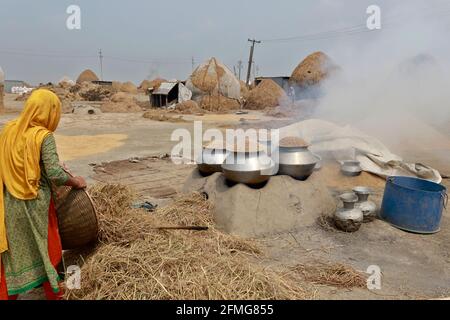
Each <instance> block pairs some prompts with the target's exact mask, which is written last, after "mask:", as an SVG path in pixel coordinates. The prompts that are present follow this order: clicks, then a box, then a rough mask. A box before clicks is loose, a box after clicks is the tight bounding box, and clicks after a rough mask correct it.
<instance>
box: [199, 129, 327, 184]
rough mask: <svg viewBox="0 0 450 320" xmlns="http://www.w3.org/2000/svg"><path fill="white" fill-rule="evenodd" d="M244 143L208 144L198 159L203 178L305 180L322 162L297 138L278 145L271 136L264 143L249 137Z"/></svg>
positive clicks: (248, 182)
mask: <svg viewBox="0 0 450 320" xmlns="http://www.w3.org/2000/svg"><path fill="white" fill-rule="evenodd" d="M241 142H243V143H238V142H237V141H234V144H232V145H225V144H224V143H223V142H222V141H217V142H213V143H212V144H208V145H206V146H205V147H204V148H203V151H202V155H201V159H198V160H197V163H198V169H199V171H200V172H201V173H202V174H203V175H209V174H213V173H215V172H223V174H224V176H225V177H226V178H227V180H229V181H232V182H236V183H244V184H248V185H257V184H261V183H264V182H267V181H268V180H269V179H270V177H271V176H273V175H276V174H279V175H288V176H291V177H292V178H295V179H298V180H306V179H307V178H308V177H309V176H310V175H311V174H312V173H313V171H314V169H315V167H316V165H317V164H318V163H319V161H320V160H321V159H320V157H319V156H317V155H315V154H313V153H312V152H311V151H310V150H309V145H308V144H307V143H306V142H305V141H304V140H302V139H300V138H297V137H286V138H284V139H282V140H281V141H280V142H279V144H277V145H274V142H273V141H271V139H270V137H269V138H266V139H264V141H262V140H260V142H261V143H259V142H255V141H251V140H249V139H248V138H246V139H244V140H243V141H241ZM273 149H274V150H275V151H274V152H273V154H271V150H273Z"/></svg>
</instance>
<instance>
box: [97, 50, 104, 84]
mask: <svg viewBox="0 0 450 320" xmlns="http://www.w3.org/2000/svg"><path fill="white" fill-rule="evenodd" d="M98 57H99V59H100V79H101V80H102V81H103V53H102V49H100V51H99V52H98Z"/></svg>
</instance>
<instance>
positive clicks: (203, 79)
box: [186, 58, 241, 100]
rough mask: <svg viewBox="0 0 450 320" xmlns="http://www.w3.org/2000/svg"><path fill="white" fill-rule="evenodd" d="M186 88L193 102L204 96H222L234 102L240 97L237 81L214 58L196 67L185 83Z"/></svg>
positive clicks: (228, 70)
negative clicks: (189, 91) (191, 95)
mask: <svg viewBox="0 0 450 320" xmlns="http://www.w3.org/2000/svg"><path fill="white" fill-rule="evenodd" d="M186 87H187V88H188V89H189V90H191V91H192V94H193V97H194V99H195V100H197V99H201V98H202V97H203V96H205V95H209V96H217V95H222V96H224V97H227V98H231V99H236V100H237V99H239V98H240V97H241V85H240V83H239V80H238V79H237V78H236V76H235V75H234V74H233V72H231V70H230V69H228V68H227V67H226V66H225V65H224V64H223V63H221V62H220V61H218V60H217V59H216V58H211V59H209V60H208V61H206V62H204V63H203V64H201V65H200V66H198V67H197V69H195V70H194V72H193V73H192V75H191V76H190V78H189V79H188V80H187V81H186Z"/></svg>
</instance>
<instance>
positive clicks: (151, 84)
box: [139, 78, 167, 92]
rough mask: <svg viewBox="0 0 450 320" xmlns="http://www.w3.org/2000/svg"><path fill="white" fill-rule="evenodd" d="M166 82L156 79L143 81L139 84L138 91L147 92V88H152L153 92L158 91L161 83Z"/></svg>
mask: <svg viewBox="0 0 450 320" xmlns="http://www.w3.org/2000/svg"><path fill="white" fill-rule="evenodd" d="M166 81H167V80H165V79H161V78H156V79H154V80H144V81H142V82H141V85H140V86H139V90H142V91H144V92H147V90H148V89H149V88H153V89H154V90H156V89H158V88H159V86H160V85H161V83H163V82H166Z"/></svg>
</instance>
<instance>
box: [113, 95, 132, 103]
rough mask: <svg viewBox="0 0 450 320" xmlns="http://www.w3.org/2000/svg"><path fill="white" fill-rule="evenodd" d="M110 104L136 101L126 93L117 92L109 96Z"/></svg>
mask: <svg viewBox="0 0 450 320" xmlns="http://www.w3.org/2000/svg"><path fill="white" fill-rule="evenodd" d="M111 101H112V102H126V103H130V102H136V99H135V98H134V97H133V96H132V95H131V94H129V93H126V92H117V93H115V94H114V95H112V96H111Z"/></svg>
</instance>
